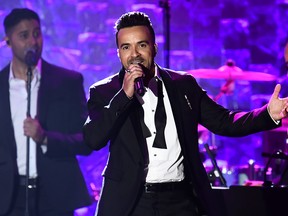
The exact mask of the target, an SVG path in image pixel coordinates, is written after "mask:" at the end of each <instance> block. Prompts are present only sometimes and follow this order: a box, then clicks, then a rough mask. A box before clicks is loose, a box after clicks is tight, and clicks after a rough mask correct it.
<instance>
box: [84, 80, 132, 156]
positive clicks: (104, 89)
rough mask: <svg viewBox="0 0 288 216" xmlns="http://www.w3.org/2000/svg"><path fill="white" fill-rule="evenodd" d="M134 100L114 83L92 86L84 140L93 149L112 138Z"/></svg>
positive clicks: (97, 148)
mask: <svg viewBox="0 0 288 216" xmlns="http://www.w3.org/2000/svg"><path fill="white" fill-rule="evenodd" d="M135 100H137V99H135V98H134V99H132V100H130V99H129V98H128V97H127V96H126V94H125V92H124V91H123V90H122V89H119V85H118V84H117V85H115V83H114V84H113V83H110V84H105V85H99V86H97V85H96V86H92V87H91V88H90V97H89V100H88V112H89V117H88V119H87V121H86V123H85V125H84V128H83V133H84V140H85V142H86V144H87V145H88V146H90V147H91V148H92V149H94V150H99V149H101V148H102V147H104V146H105V145H106V144H107V143H108V142H109V141H111V140H113V139H114V138H115V137H116V135H117V133H118V132H119V130H121V126H122V125H123V123H124V121H125V120H126V119H127V116H128V113H129V109H130V108H131V107H132V104H133V103H135Z"/></svg>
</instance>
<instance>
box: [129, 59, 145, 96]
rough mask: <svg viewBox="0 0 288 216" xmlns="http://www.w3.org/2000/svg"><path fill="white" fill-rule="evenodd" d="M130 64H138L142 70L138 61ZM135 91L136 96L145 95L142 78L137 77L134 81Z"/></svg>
mask: <svg viewBox="0 0 288 216" xmlns="http://www.w3.org/2000/svg"><path fill="white" fill-rule="evenodd" d="M131 64H138V65H140V67H141V68H142V69H143V66H142V65H141V64H140V62H139V61H137V60H135V61H133V62H132V63H131ZM134 85H135V89H136V92H137V94H138V95H140V96H143V95H144V94H145V87H144V82H143V78H142V77H138V78H136V79H135V84H134Z"/></svg>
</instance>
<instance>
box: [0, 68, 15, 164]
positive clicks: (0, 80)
mask: <svg viewBox="0 0 288 216" xmlns="http://www.w3.org/2000/svg"><path fill="white" fill-rule="evenodd" d="M9 68H10V65H8V66H7V67H6V68H5V69H3V71H2V72H1V73H2V74H0V119H1V121H0V129H1V134H2V136H4V137H2V139H1V140H7V142H5V143H7V144H12V145H11V153H12V156H13V157H14V158H16V155H17V153H16V141H15V137H14V129H13V123H12V119H11V108H10V98H9V95H10V93H9ZM9 148H10V147H9Z"/></svg>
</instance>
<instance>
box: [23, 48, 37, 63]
mask: <svg viewBox="0 0 288 216" xmlns="http://www.w3.org/2000/svg"><path fill="white" fill-rule="evenodd" d="M25 63H26V64H27V66H28V67H31V66H34V65H36V64H37V55H36V50H35V49H34V48H29V49H27V50H26V52H25Z"/></svg>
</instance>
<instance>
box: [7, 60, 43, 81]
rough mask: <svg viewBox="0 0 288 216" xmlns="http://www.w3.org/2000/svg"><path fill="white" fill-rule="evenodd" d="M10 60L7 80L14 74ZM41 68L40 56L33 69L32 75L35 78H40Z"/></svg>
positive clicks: (12, 77)
mask: <svg viewBox="0 0 288 216" xmlns="http://www.w3.org/2000/svg"><path fill="white" fill-rule="evenodd" d="M12 64H13V63H12V61H11V64H10V71H9V80H11V79H14V78H15V77H14V74H13V70H12ZM41 68H42V59H41V58H40V59H39V61H38V63H37V65H36V67H35V68H34V70H33V74H34V76H35V77H36V78H37V80H39V79H40V78H41Z"/></svg>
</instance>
